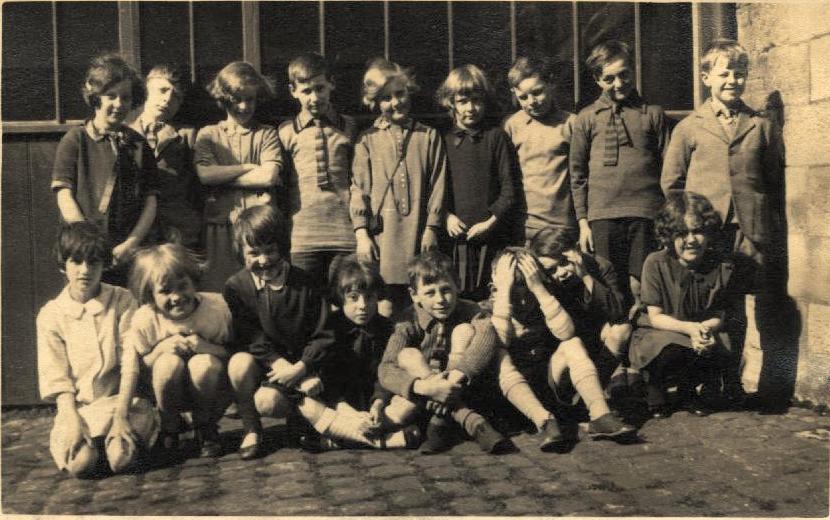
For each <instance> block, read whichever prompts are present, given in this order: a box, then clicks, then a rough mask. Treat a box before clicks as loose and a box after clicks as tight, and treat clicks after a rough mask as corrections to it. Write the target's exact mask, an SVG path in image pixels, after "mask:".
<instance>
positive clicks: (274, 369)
mask: <svg viewBox="0 0 830 520" xmlns="http://www.w3.org/2000/svg"><path fill="white" fill-rule="evenodd" d="M233 234H234V247H235V249H236V251H237V253H238V255H239V258H240V260H241V261H242V262H243V263H244V265H245V267H244V269H242V270H241V271H239V272H238V273H236V274H235V275H233V276H232V277H231V278H230V279H229V280H228V281H227V283H226V284H225V290H224V297H225V301H226V302H227V303H228V307H230V310H231V315H232V317H233V326H232V328H233V341H232V342H231V347H232V352H233V355H232V356H231V359H230V361H229V363H228V376H229V378H230V382H231V385H232V386H233V389H234V393H235V395H236V402H237V406H238V408H239V415H240V417H241V418H242V427H243V429H244V432H245V433H244V435H243V437H242V443H241V445H240V449H239V453H240V456H241V458H243V459H246V460H247V459H253V458H256V457H259V456H260V455H261V454H262V453H261V452H262V422H261V420H260V416H261V415H268V416H272V417H286V416H287V415H288V414H289V413H290V412H293V411H294V409H295V406H294V405H295V404H296V399H292V398H290V396H293V395H295V394H297V393H298V392H299V391H300V390H298V388H302V389H303V390H302V391H303V392H306V393H309V394H311V395H316V394H319V392H320V390H321V388H320V387H321V381H320V378H319V377H317V374H318V371H319V369H320V367H321V365H322V364H323V363H324V362H325V360H326V357H327V355H328V351H329V350H330V349H331V347H332V345H333V343H334V335H333V334H332V333H331V331H329V330H327V329H326V328H325V326H324V325H325V323H326V321H327V319H328V303H326V302H325V301H324V300H323V299H322V298H321V297H320V295H319V294H318V293H317V292H316V290H314V289H313V284H312V282H311V280H310V279H309V277H308V275H307V274H306V273H305V272H304V271H302V270H301V269H298V268H297V267H293V266H292V265H291V264H290V263H289V262H288V260H287V256H286V255H288V247H287V246H288V238H287V236H288V233H287V224H286V222H285V218H284V217H283V216H282V214H281V213H279V212H278V211H277V210H276V209H275V208H274V207H273V206H271V205H260V206H254V207H251V208H248V209H246V210H244V211H242V212H241V213H240V214H239V217H238V218H237V219H236V221H235V222H234V225H233Z"/></svg>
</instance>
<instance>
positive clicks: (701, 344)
mask: <svg viewBox="0 0 830 520" xmlns="http://www.w3.org/2000/svg"><path fill="white" fill-rule="evenodd" d="M691 332H692V333H691V334H690V335H689V338H690V339H691V342H692V349H693V350H694V351H695V352H697V353H698V354H703V353H704V352H706V351H707V350H709V348H710V347H712V346H713V345H714V344H715V338H714V336H713V335H712V332H711V331H710V330H709V327H707V326H706V325H704V324H702V323H695V324H693V326H692V330H691Z"/></svg>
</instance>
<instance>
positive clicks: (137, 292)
mask: <svg viewBox="0 0 830 520" xmlns="http://www.w3.org/2000/svg"><path fill="white" fill-rule="evenodd" d="M201 275H202V266H201V265H200V263H199V261H198V260H197V258H196V257H194V256H193V255H192V254H191V253H190V252H188V251H187V250H186V249H185V248H184V246H182V245H180V244H162V245H159V246H154V247H151V248H147V249H143V250H141V251H139V252H138V254H137V255H136V257H135V260H134V262H133V267H132V270H131V272H130V288H131V289H132V291H133V295H134V296H135V297H136V299H137V300H138V302H139V303H140V304H142V306H141V308H139V309H138V311H136V313H135V317H134V318H133V320H132V325H131V327H130V332H129V334H128V336H127V348H128V349H131V350H133V351H134V352H135V353H136V354H137V355H139V356H141V360H142V362H143V364H144V366H146V367H147V368H148V369H149V371H150V373H151V380H152V387H153V393H154V395H155V398H156V406H157V407H158V409H159V412H160V414H161V435H160V441H159V444H160V448H161V449H162V451H163V452H164V454H165V455H173V454H174V453H173V452H175V451H176V450H177V449H178V445H179V433H180V432H181V430H182V426H183V423H182V417H181V412H184V411H187V410H191V411H192V412H193V425H194V427H195V432H196V440H197V444H198V446H199V449H200V455H201V456H202V457H218V456H219V455H221V454H222V446H221V444H220V443H219V434H218V427H217V423H218V421H219V419H220V418H221V417H222V411H223V410H224V409H225V407H226V406H227V405H228V403H229V402H230V398H229V394H230V391H229V390H230V389H229V387H228V382H227V375H226V373H225V361H226V360H227V358H228V352H227V350H225V344H226V343H227V342H228V341H229V339H230V331H231V313H230V310H228V306H227V304H226V303H225V300H223V299H222V296H221V295H219V294H217V293H209V292H197V291H196V286H197V284H198V283H199V280H200V278H201ZM136 375H137V374H136ZM136 382H137V378H131V379H130V380H129V381H128V382H127V384H125V385H122V388H121V392H122V393H125V394H128V395H131V394H132V393H133V391H134V389H135V385H136Z"/></svg>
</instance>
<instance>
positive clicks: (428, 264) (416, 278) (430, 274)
mask: <svg viewBox="0 0 830 520" xmlns="http://www.w3.org/2000/svg"><path fill="white" fill-rule="evenodd" d="M406 273H407V275H408V276H409V287H410V288H412V290H413V291H417V290H418V284H428V283H436V282H438V281H440V280H449V281H451V282H453V284H455V286H456V287H457V286H458V280H457V279H456V275H455V270H454V269H453V267H452V260H451V259H450V257H448V256H447V255H445V254H444V253H442V252H440V251H436V250H433V251H427V252H425V253H421V254H419V255H418V256H416V257H415V258H413V259H412V260H410V262H409V265H407V267H406Z"/></svg>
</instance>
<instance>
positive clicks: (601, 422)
mask: <svg viewBox="0 0 830 520" xmlns="http://www.w3.org/2000/svg"><path fill="white" fill-rule="evenodd" d="M588 436H589V437H591V438H592V439H594V440H602V439H608V440H612V441H615V442H620V443H626V442H631V441H632V440H634V439H635V438H636V437H637V429H636V428H635V427H633V426H630V425H628V424H625V423H624V422H622V421H621V420H619V419H617V418H616V417H614V414H612V413H607V414H605V415H603V416H601V417H597V418H596V419H594V420H593V421H591V422H590V423H588Z"/></svg>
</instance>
